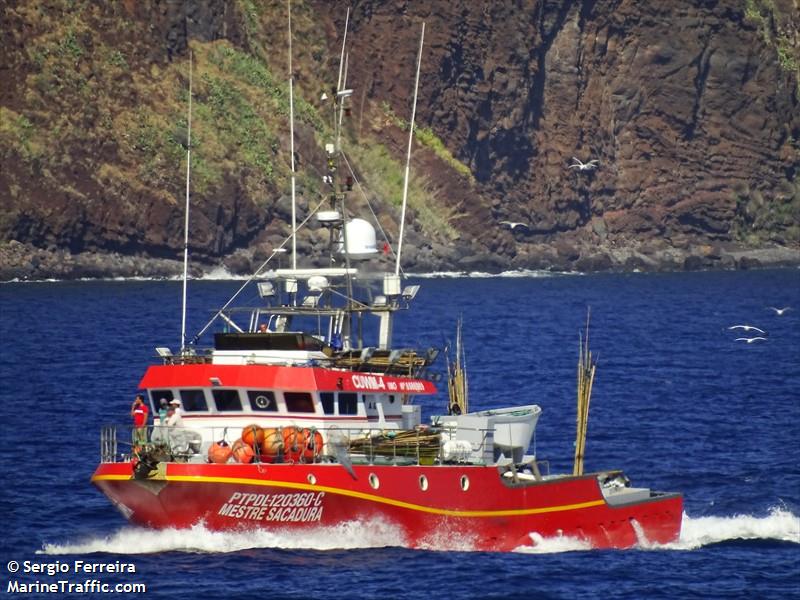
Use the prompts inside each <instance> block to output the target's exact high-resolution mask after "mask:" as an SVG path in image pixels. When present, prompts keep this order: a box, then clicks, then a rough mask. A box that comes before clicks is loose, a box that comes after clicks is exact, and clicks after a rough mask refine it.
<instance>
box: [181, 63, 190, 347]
mask: <svg viewBox="0 0 800 600" xmlns="http://www.w3.org/2000/svg"><path fill="white" fill-rule="evenodd" d="M191 168H192V51H191V50H189V117H188V127H187V133H186V209H185V215H184V223H183V310H182V311H181V354H183V353H184V351H185V350H186V281H187V278H188V274H189V175H190V174H191Z"/></svg>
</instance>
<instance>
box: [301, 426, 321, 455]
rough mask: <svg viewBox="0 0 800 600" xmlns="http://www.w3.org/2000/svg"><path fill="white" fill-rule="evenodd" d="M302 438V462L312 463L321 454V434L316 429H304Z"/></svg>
mask: <svg viewBox="0 0 800 600" xmlns="http://www.w3.org/2000/svg"><path fill="white" fill-rule="evenodd" d="M303 437H304V444H303V462H314V460H315V459H316V458H319V456H320V454H322V444H323V442H322V434H321V433H320V432H319V431H317V430H316V429H304V430H303Z"/></svg>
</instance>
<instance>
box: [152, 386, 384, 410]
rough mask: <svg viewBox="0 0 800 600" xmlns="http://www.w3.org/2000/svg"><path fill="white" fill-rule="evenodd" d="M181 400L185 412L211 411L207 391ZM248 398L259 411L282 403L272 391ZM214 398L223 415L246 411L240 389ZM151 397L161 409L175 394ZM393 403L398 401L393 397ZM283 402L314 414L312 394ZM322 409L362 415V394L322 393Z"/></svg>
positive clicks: (290, 395) (291, 395) (289, 395)
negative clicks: (360, 401)
mask: <svg viewBox="0 0 800 600" xmlns="http://www.w3.org/2000/svg"><path fill="white" fill-rule="evenodd" d="M178 394H179V395H180V401H181V405H182V409H183V411H184V412H207V411H208V402H207V401H206V395H205V391H204V390H200V389H195V390H178ZM246 394H247V399H248V401H249V402H250V408H251V409H252V410H254V411H257V412H277V411H278V402H277V400H276V399H275V393H274V392H272V391H270V390H247V391H246ZM211 395H212V396H213V398H214V404H215V405H216V407H217V410H218V411H219V412H234V411H240V410H242V400H241V397H240V396H239V390H226V389H213V390H211ZM150 396H151V398H152V399H153V404H154V406H155V407H156V410H158V407H159V405H160V403H161V400H162V399H164V400H166V401H167V403H169V402H170V401H171V400H173V399H174V397H175V395H174V394H173V392H172V390H151V391H150ZM390 398H391V401H393V400H394V398H393V397H390ZM283 400H284V402H285V403H286V410H287V412H290V413H313V412H315V410H314V399H313V398H312V396H311V394H309V393H308V392H284V393H283ZM320 400H321V401H322V410H323V412H324V413H325V414H326V415H333V414H336V412H335V410H334V407H335V406H336V405H337V403H338V408H339V413H338V414H340V415H356V414H358V394H355V393H351V392H338V393H336V394H334V393H332V392H322V393H320Z"/></svg>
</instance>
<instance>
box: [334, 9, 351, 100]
mask: <svg viewBox="0 0 800 600" xmlns="http://www.w3.org/2000/svg"><path fill="white" fill-rule="evenodd" d="M349 23H350V7H348V8H347V16H346V17H345V18H344V39H343V40H342V53H341V55H340V56H339V80H338V81H337V82H336V93H337V94H338V93H339V92H341V91H342V67H344V49H345V47H346V46H347V26H348V24H349Z"/></svg>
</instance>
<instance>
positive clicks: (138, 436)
mask: <svg viewBox="0 0 800 600" xmlns="http://www.w3.org/2000/svg"><path fill="white" fill-rule="evenodd" d="M147 410H148V409H147V404H145V403H144V396H142V395H141V394H136V399H134V401H133V405H131V416H132V417H133V445H134V446H141V445H143V444H146V443H147Z"/></svg>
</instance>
